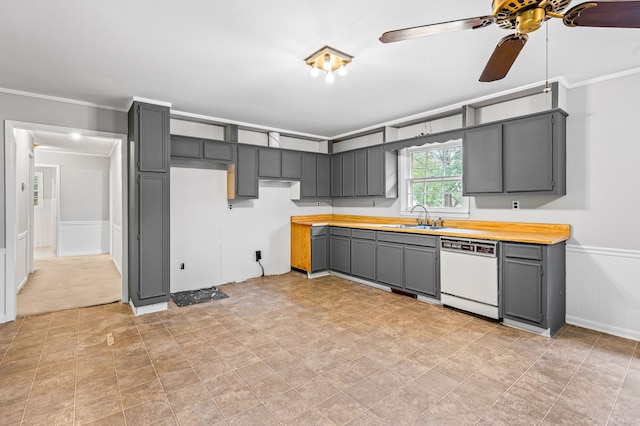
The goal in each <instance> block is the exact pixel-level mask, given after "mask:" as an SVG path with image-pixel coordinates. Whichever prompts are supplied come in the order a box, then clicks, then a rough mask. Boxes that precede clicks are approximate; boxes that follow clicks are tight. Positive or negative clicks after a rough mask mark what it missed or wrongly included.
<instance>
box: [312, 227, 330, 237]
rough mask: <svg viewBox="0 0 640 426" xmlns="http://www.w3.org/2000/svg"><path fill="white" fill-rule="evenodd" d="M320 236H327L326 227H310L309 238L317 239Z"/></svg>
mask: <svg viewBox="0 0 640 426" xmlns="http://www.w3.org/2000/svg"><path fill="white" fill-rule="evenodd" d="M320 235H327V227H326V226H312V227H311V236H312V237H318V236H320Z"/></svg>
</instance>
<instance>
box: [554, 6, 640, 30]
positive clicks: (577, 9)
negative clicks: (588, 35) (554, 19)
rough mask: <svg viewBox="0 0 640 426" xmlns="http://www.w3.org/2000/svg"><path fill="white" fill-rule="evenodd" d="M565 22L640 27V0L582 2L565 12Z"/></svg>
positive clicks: (597, 25)
mask: <svg viewBox="0 0 640 426" xmlns="http://www.w3.org/2000/svg"><path fill="white" fill-rule="evenodd" d="M563 22H564V24H565V25H567V26H569V27H608V28H640V1H607V2H604V1H600V2H591V3H581V4H579V5H577V6H574V7H572V8H571V9H569V11H568V12H567V13H565V15H564V19H563Z"/></svg>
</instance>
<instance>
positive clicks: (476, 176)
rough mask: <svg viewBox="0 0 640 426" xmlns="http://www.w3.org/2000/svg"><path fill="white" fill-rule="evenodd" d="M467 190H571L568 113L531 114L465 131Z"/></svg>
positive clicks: (469, 192) (558, 192) (561, 192)
mask: <svg viewBox="0 0 640 426" xmlns="http://www.w3.org/2000/svg"><path fill="white" fill-rule="evenodd" d="M462 179H463V194H464V195H483V194H503V193H510V194H511V193H520V194H527V193H529V194H553V195H565V194H566V113H565V112H564V111H561V110H554V111H551V112H544V113H537V114H531V115H528V116H525V117H521V118H516V119H511V120H506V121H504V122H503V123H497V124H491V125H484V126H479V127H475V128H472V129H469V130H467V131H466V132H465V135H464V142H463V177H462Z"/></svg>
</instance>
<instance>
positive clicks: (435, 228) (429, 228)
mask: <svg viewBox="0 0 640 426" xmlns="http://www.w3.org/2000/svg"><path fill="white" fill-rule="evenodd" d="M379 226H381V227H384V228H399V229H420V230H425V231H440V232H455V233H458V234H477V233H481V232H482V231H477V230H475V229H464V228H447V227H442V226H431V225H398V224H393V225H387V224H384V225H379Z"/></svg>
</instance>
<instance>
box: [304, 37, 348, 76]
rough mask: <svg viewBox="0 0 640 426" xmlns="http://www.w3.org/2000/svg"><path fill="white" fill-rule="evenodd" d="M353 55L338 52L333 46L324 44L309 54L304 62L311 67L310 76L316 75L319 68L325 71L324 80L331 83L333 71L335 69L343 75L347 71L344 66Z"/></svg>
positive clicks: (318, 72)
mask: <svg viewBox="0 0 640 426" xmlns="http://www.w3.org/2000/svg"><path fill="white" fill-rule="evenodd" d="M352 60H353V56H351V55H347V54H346V53H343V52H340V51H339V50H336V49H334V48H333V47H329V46H325V47H323V48H322V49H320V50H318V51H317V52H315V53H313V54H311V55H310V56H309V57H308V58H307V59H305V60H304V62H305V63H306V64H307V65H309V66H310V67H311V76H313V77H317V76H318V75H319V74H320V70H323V71H325V72H326V73H327V75H326V77H325V80H326V81H327V83H333V82H334V80H335V79H336V77H335V75H334V73H335V72H336V71H337V72H338V74H339V75H341V76H343V75H345V74H346V73H347V68H346V66H347V65H348V64H350V63H351V61H352Z"/></svg>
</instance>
